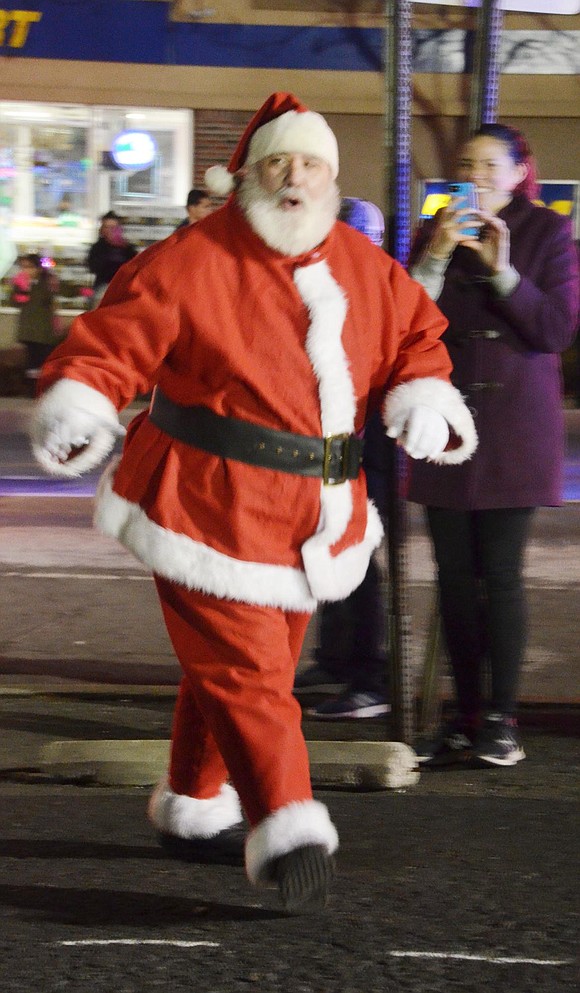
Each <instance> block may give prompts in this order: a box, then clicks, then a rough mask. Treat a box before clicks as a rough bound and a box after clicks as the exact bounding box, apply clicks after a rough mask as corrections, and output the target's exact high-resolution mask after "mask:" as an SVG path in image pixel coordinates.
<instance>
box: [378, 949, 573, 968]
mask: <svg viewBox="0 0 580 993" xmlns="http://www.w3.org/2000/svg"><path fill="white" fill-rule="evenodd" d="M389 955H391V956H392V957H393V958H399V959H403V958H409V959H461V960H462V961H467V962H493V963H497V964H499V965H572V964H573V963H574V961H575V960H574V959H527V958H520V957H518V956H510V955H470V954H468V953H467V952H403V951H391V952H389Z"/></svg>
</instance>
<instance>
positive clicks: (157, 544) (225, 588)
mask: <svg viewBox="0 0 580 993" xmlns="http://www.w3.org/2000/svg"><path fill="white" fill-rule="evenodd" d="M116 465H117V462H116V460H114V461H113V462H112V463H111V465H110V466H108V467H107V469H106V470H105V472H104V474H103V476H102V477H101V481H100V483H99V488H98V490H97V496H96V510H95V518H94V520H95V524H96V526H97V527H98V528H100V530H101V531H103V532H104V533H105V534H108V535H110V536H111V537H113V538H117V539H118V540H119V541H120V542H122V544H123V545H125V547H126V548H128V549H129V551H131V552H132V553H133V555H135V556H136V557H137V558H138V559H139V560H140V561H141V562H143V563H144V564H145V565H147V566H149V568H150V569H152V570H153V572H156V573H158V574H159V575H160V576H165V577H166V578H167V579H171V580H172V581H173V582H175V583H180V584H181V585H182V586H186V587H187V588H188V589H198V590H202V592H204V593H209V594H212V595H213V596H217V597H221V598H226V599H229V600H239V601H241V602H243V603H255V604H258V605H260V606H264V607H282V608H283V609H284V610H297V611H304V612H306V613H312V612H313V611H314V610H315V609H316V600H315V599H314V597H313V595H312V591H311V590H310V587H309V585H308V581H307V579H306V576H305V574H304V572H303V571H302V570H301V569H293V568H292V567H291V566H281V565H269V564H265V563H262V562H244V561H242V560H241V559H235V558H232V557H231V556H229V555H224V554H223V553H222V552H218V551H216V550H215V549H213V548H210V547H209V546H208V545H204V544H202V543H201V542H199V541H194V540H193V539H192V538H189V537H188V536H187V535H185V534H177V533H176V532H174V531H169V530H168V529H167V528H163V527H161V526H160V525H159V524H155V523H154V522H153V521H150V520H149V518H148V517H147V515H146V514H145V512H144V511H143V510H142V509H141V507H139V505H138V504H135V503H131V502H130V501H128V500H126V499H125V498H124V497H121V496H119V494H118V493H115V492H114V491H113V489H112V486H111V479H112V476H113V475H114V472H115V469H116Z"/></svg>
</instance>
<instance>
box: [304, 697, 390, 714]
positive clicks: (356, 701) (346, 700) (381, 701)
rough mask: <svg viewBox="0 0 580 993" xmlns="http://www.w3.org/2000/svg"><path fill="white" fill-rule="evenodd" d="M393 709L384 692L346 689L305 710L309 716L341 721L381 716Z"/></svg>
mask: <svg viewBox="0 0 580 993" xmlns="http://www.w3.org/2000/svg"><path fill="white" fill-rule="evenodd" d="M390 709H391V705H390V703H387V700H386V697H385V696H384V695H383V694H382V693H367V692H365V691H363V690H345V691H344V693H341V694H340V695H339V696H336V697H332V699H331V700H325V701H324V702H323V703H320V704H319V705H318V707H309V708H308V709H307V710H305V711H304V713H305V714H307V716H308V717H317V718H318V719H319V720H321V721H340V720H342V719H343V718H357V717H379V716H380V715H381V714H388V713H389V711H390Z"/></svg>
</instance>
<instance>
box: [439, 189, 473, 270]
mask: <svg viewBox="0 0 580 993" xmlns="http://www.w3.org/2000/svg"><path fill="white" fill-rule="evenodd" d="M480 213H481V212H480V211H475V210H473V208H471V207H457V200H456V199H454V200H451V202H450V203H449V204H448V205H447V206H446V207H444V208H443V209H442V210H440V211H438V213H437V217H436V219H435V227H434V230H433V235H432V237H431V240H430V242H429V244H428V246H427V251H428V252H429V255H432V256H433V258H435V259H442V260H443V259H448V258H449V257H450V256H451V255H453V252H454V251H455V249H456V248H457V246H458V245H466V246H467V247H469V248H471V247H472V246H473V245H474V244H475V245H477V244H478V240H477V238H474V237H473V235H468V234H466V233H465V228H466V227H469V228H473V227H474V224H476V225H480V224H482V223H483V222H482V221H480V219H479V215H480Z"/></svg>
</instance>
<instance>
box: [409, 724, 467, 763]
mask: <svg viewBox="0 0 580 993" xmlns="http://www.w3.org/2000/svg"><path fill="white" fill-rule="evenodd" d="M473 742H474V732H473V731H472V730H471V729H468V728H467V727H466V725H465V724H464V722H463V721H462V720H461V718H455V719H454V720H452V721H448V722H447V723H445V724H443V725H442V726H441V727H440V728H439V730H438V731H436V732H435V734H434V735H424V736H422V737H420V738H418V739H417V741H416V742H415V745H414V749H415V754H416V756H417V762H418V763H419V764H420V765H429V764H430V763H432V764H433V765H436V764H438V763H440V764H442V765H443V764H446V763H449V764H450V763H452V762H463V761H465V760H466V759H467V758H469V756H470V755H471V753H472V751H473Z"/></svg>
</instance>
